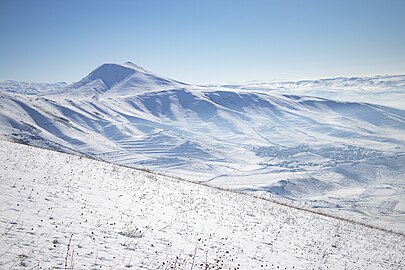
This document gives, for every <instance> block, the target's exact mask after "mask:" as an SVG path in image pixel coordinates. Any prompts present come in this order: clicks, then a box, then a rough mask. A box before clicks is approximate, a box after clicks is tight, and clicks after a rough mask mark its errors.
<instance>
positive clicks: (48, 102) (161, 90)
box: [0, 63, 405, 230]
mask: <svg viewBox="0 0 405 270" xmlns="http://www.w3.org/2000/svg"><path fill="white" fill-rule="evenodd" d="M12 85H13V87H11V86H10V83H9V82H8V83H5V86H4V87H3V86H1V84H0V89H2V90H1V93H0V136H1V137H2V138H3V139H5V140H9V141H19V142H24V143H27V144H31V145H36V146H41V147H46V148H50V149H57V150H61V151H64V152H69V153H74V152H80V153H85V154H88V155H91V156H94V157H97V158H101V159H103V160H107V161H110V162H114V163H117V164H122V165H127V166H133V167H145V168H150V169H153V170H158V171H163V172H165V173H170V174H174V175H177V176H182V177H184V178H187V179H190V180H193V181H197V182H204V183H206V184H209V185H213V186H220V187H225V188H231V189H235V190H240V191H246V192H254V193H255V194H262V195H263V196H270V197H274V196H277V197H283V198H288V200H289V199H292V200H294V201H295V202H297V201H298V203H300V204H301V205H302V206H307V207H315V208H327V209H329V211H338V212H339V214H342V215H351V216H356V218H358V219H360V220H362V221H363V220H365V221H367V222H372V223H374V224H376V223H377V224H384V226H387V227H389V228H394V229H396V230H405V226H404V224H405V182H404V179H405V170H404V168H405V136H404V134H405V110H404V109H403V108H405V105H404V106H394V105H395V104H399V103H401V102H402V103H404V101H403V100H404V99H402V100H401V98H400V97H402V95H404V93H405V88H404V76H385V77H374V78H337V79H331V80H318V81H301V82H285V83H278V84H272V85H270V86H271V87H270V86H269V84H260V83H258V84H248V85H246V86H240V85H234V86H232V85H228V86H204V87H201V86H192V85H187V84H184V83H180V82H178V81H175V80H171V79H167V78H164V77H161V76H158V75H156V74H153V73H151V72H149V71H146V70H144V69H142V68H141V67H138V66H136V65H134V64H132V63H125V64H123V65H119V64H104V65H102V66H100V67H99V68H97V69H95V70H94V71H93V72H91V73H90V74H89V75H88V76H86V77H85V78H83V79H82V80H80V81H79V82H77V83H74V84H71V85H68V86H64V87H63V84H43V85H37V86H35V85H33V84H28V83H22V84H21V85H20V86H18V84H17V83H16V82H13V83H12ZM27 87H30V88H29V89H34V90H29V89H26V88H27ZM41 87H44V89H43V91H39V89H41ZM266 87H267V88H266ZM319 89H320V90H319ZM337 94H339V96H336V95H337ZM308 95H312V96H308ZM316 95H318V97H317V96H316ZM328 95H329V96H328ZM325 96H326V97H330V98H332V99H327V98H325ZM360 97H361V98H360ZM335 98H336V100H335ZM367 100H369V101H378V102H376V103H378V105H377V104H371V103H367V102H365V101H367ZM393 100H395V101H396V103H395V104H393V103H391V101H393ZM388 105H389V106H388ZM391 105H392V106H391Z"/></svg>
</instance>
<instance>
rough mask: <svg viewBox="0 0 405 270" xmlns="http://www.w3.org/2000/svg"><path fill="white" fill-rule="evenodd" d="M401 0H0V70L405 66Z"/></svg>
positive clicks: (7, 73) (373, 70) (267, 73)
mask: <svg viewBox="0 0 405 270" xmlns="http://www.w3.org/2000/svg"><path fill="white" fill-rule="evenodd" d="M404 14H405V1H402V0H399V1H395V0H380V1H373V0H367V1H366V0H351V1H349V0H336V1H329V0H322V1H321V0H320V1H311V0H308V1H303V0H296V1H289V0H279V1H271V0H268V1H265V0H263V1H259V0H258V1H254V0H251V1H248V0H245V1H238V0H232V1H231V0H229V1H225V0H223V1H221V0H205V1H202V0H187V1H186V0H184V1H175V0H174V1H168V0H165V1H157V0H144V1H142V0H138V1H135V0H134V1H130V0H128V1H125V0H111V1H103V0H97V1H92V0H86V1H73V0H70V1H55V0H49V1H43V0H37V1H33V0H32V1H28V0H27V1H21V0H0V37H1V42H0V80H6V79H13V80H23V81H37V82H51V81H67V82H72V81H77V80H79V79H81V78H82V77H84V76H86V75H87V74H88V73H89V72H90V71H91V70H93V69H94V68H95V67H97V66H99V65H100V64H102V63H105V62H118V63H121V62H125V61H132V62H134V63H136V64H138V65H140V66H143V67H145V68H146V69H150V70H152V71H153V72H156V73H158V74H161V75H164V76H166V77H171V78H174V79H177V80H181V81H185V82H189V83H213V82H243V81H250V80H286V79H305V78H325V77H335V76H357V75H375V74H401V73H402V74H404V73H405V15H404Z"/></svg>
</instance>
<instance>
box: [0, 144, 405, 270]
mask: <svg viewBox="0 0 405 270" xmlns="http://www.w3.org/2000/svg"><path fill="white" fill-rule="evenodd" d="M0 163H1V164H2V166H1V167H0V185H1V186H0V200H1V201H0V213H1V216H0V233H1V236H0V268H1V269H106V268H107V269H126V268H128V269H131V268H133V269H403V267H404V261H405V255H404V254H405V237H404V236H403V235H401V234H395V233H392V232H388V231H385V230H380V229H375V228H371V227H368V226H364V225H359V224H356V223H352V222H348V221H344V220H340V219H336V218H333V217H328V216H324V215H319V214H315V213H311V212H307V211H303V210H298V209H294V208H291V207H287V206H282V205H280V204H276V203H273V202H270V201H266V200H263V199H258V198H255V197H252V196H248V195H246V194H240V193H235V192H229V191H224V190H220V189H215V188H212V187H208V186H204V185H199V184H195V183H191V182H185V181H180V180H178V179H174V178H171V177H166V176H160V175H156V174H154V173H148V172H145V171H140V170H135V169H130V168H125V167H121V166H117V165H113V164H109V163H105V162H101V161H96V160H93V159H88V158H86V157H83V156H78V155H69V154H64V153H59V152H55V151H49V150H45V149H40V148H33V147H30V146H26V145H22V144H16V143H11V142H5V141H0Z"/></svg>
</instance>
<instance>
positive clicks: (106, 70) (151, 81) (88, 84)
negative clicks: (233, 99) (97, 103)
mask: <svg viewBox="0 0 405 270" xmlns="http://www.w3.org/2000/svg"><path fill="white" fill-rule="evenodd" d="M184 85H186V84H184V83H181V82H178V81H175V80H171V79H168V78H164V77H161V76H159V75H156V74H153V73H152V72H149V71H147V70H145V69H144V68H142V67H140V66H138V65H136V64H134V63H132V62H125V63H123V64H116V63H105V64H102V65H101V66H99V67H98V68H96V69H95V70H93V71H92V72H91V73H90V74H89V75H87V76H86V77H85V78H83V79H82V80H80V81H78V82H76V83H74V84H72V88H73V89H76V90H79V92H80V93H90V94H91V95H93V94H101V93H105V92H107V91H108V92H109V93H115V94H117V95H123V94H134V93H138V92H143V91H150V90H158V89H167V88H175V87H182V86H184Z"/></svg>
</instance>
